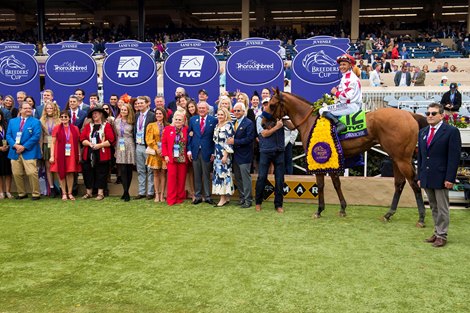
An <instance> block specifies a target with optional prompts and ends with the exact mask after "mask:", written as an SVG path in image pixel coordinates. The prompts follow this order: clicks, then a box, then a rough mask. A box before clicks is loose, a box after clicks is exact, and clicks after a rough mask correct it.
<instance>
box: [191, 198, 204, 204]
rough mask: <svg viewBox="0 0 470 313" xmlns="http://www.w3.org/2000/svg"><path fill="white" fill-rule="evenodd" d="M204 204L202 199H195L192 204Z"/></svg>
mask: <svg viewBox="0 0 470 313" xmlns="http://www.w3.org/2000/svg"><path fill="white" fill-rule="evenodd" d="M201 202H202V199H194V200H193V202H192V204H199V203H201Z"/></svg>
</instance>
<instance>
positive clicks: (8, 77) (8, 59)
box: [0, 41, 40, 106]
mask: <svg viewBox="0 0 470 313" xmlns="http://www.w3.org/2000/svg"><path fill="white" fill-rule="evenodd" d="M35 48H36V47H35V46H34V45H33V44H23V43H21V42H16V41H8V42H4V43H1V44H0V90H1V91H2V92H1V93H2V94H3V95H4V96H5V95H12V96H13V98H15V99H16V93H17V92H18V91H24V92H26V94H27V95H30V96H32V97H33V98H34V99H35V100H36V103H39V102H40V101H39V99H40V85H39V67H38V62H37V61H36V59H35V58H34V54H35V52H36V50H35ZM16 105H17V106H18V105H19V104H18V103H17V104H16Z"/></svg>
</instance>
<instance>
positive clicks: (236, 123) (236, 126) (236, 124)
mask: <svg viewBox="0 0 470 313" xmlns="http://www.w3.org/2000/svg"><path fill="white" fill-rule="evenodd" d="M234 128H235V130H237V128H238V120H237V121H236V122H235V126H234Z"/></svg>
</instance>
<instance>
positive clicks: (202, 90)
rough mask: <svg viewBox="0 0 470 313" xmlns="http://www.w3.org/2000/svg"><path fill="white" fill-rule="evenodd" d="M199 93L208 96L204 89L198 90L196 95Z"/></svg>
mask: <svg viewBox="0 0 470 313" xmlns="http://www.w3.org/2000/svg"><path fill="white" fill-rule="evenodd" d="M201 92H203V93H205V94H206V96H208V95H209V94H208V93H207V90H205V89H201V90H199V92H198V93H197V94H200V93H201Z"/></svg>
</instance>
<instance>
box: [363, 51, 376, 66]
mask: <svg viewBox="0 0 470 313" xmlns="http://www.w3.org/2000/svg"><path fill="white" fill-rule="evenodd" d="M364 59H365V60H367V64H369V65H372V63H374V59H375V58H374V55H373V54H372V50H366V54H365V55H364Z"/></svg>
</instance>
